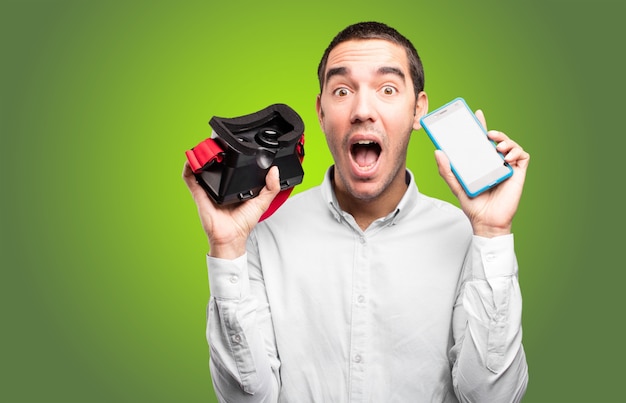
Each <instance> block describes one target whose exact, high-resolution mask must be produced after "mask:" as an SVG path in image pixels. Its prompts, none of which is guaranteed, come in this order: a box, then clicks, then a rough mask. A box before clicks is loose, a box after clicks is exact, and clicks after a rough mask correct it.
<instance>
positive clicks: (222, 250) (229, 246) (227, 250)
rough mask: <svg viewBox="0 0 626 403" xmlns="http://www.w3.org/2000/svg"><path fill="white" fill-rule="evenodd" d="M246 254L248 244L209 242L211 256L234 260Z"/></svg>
mask: <svg viewBox="0 0 626 403" xmlns="http://www.w3.org/2000/svg"><path fill="white" fill-rule="evenodd" d="M245 253H246V242H245V241H243V242H228V243H211V242H209V256H211V257H215V258H219V259H229V260H233V259H236V258H238V257H241V256H243V255H244V254H245Z"/></svg>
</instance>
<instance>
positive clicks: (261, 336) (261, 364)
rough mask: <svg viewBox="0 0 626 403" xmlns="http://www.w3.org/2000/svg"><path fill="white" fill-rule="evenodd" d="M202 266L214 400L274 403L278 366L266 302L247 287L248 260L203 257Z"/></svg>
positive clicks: (262, 293) (263, 297) (254, 289)
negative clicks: (206, 275)
mask: <svg viewBox="0 0 626 403" xmlns="http://www.w3.org/2000/svg"><path fill="white" fill-rule="evenodd" d="M207 266H208V269H209V288H210V292H211V296H210V299H209V304H208V308H207V332H206V333H207V341H208V343H209V346H210V369H211V376H212V379H213V386H214V389H215V392H216V395H217V397H218V399H219V400H220V401H228V402H275V401H276V400H277V395H278V389H279V382H280V380H279V375H278V374H279V372H278V370H279V365H280V364H279V361H278V357H277V353H276V347H275V341H274V337H273V328H272V324H271V319H270V314H269V306H268V304H267V298H266V297H265V296H264V291H260V292H259V291H256V290H258V287H257V284H252V285H251V279H250V276H249V274H250V273H249V267H248V255H247V254H246V255H244V256H241V257H239V258H237V259H234V260H225V259H218V258H213V257H210V256H207Z"/></svg>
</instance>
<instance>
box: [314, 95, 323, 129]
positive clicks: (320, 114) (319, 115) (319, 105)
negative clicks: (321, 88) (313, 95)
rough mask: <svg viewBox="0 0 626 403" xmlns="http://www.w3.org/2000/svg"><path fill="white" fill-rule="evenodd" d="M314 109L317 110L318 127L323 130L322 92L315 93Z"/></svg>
mask: <svg viewBox="0 0 626 403" xmlns="http://www.w3.org/2000/svg"><path fill="white" fill-rule="evenodd" d="M315 110H316V111H317V120H318V121H319V122H320V127H321V128H322V130H324V124H323V119H324V111H323V110H322V94H318V95H317V99H316V101H315Z"/></svg>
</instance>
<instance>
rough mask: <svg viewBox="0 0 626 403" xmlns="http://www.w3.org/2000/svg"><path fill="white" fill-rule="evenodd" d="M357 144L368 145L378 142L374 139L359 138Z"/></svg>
mask: <svg viewBox="0 0 626 403" xmlns="http://www.w3.org/2000/svg"><path fill="white" fill-rule="evenodd" d="M357 144H359V145H363V146H367V145H370V144H376V143H375V142H374V141H372V140H359V141H357Z"/></svg>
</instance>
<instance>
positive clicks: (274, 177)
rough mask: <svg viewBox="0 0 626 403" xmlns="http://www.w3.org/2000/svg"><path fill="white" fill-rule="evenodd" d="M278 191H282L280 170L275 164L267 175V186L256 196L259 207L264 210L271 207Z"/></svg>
mask: <svg viewBox="0 0 626 403" xmlns="http://www.w3.org/2000/svg"><path fill="white" fill-rule="evenodd" d="M278 192H280V172H279V171H278V167H277V166H273V167H271V168H270V170H269V171H268V173H267V175H266V176H265V186H264V187H263V189H261V192H259V195H258V196H257V197H256V199H257V202H258V203H259V207H260V208H261V209H262V210H263V212H265V210H267V209H268V208H269V206H270V204H271V203H272V200H274V198H275V197H276V195H277V194H278Z"/></svg>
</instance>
